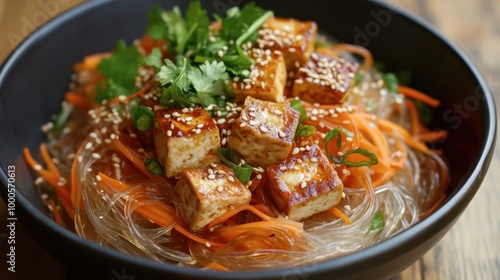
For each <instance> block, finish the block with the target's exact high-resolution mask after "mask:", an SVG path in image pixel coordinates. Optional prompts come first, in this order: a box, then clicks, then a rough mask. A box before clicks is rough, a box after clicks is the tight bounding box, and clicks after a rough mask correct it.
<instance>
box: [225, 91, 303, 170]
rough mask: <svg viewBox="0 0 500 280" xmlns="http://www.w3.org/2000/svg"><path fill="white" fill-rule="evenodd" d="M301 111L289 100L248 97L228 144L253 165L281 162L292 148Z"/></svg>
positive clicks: (264, 165)
mask: <svg viewBox="0 0 500 280" xmlns="http://www.w3.org/2000/svg"><path fill="white" fill-rule="evenodd" d="M299 115H300V113H299V112H298V111H297V110H295V109H293V108H292V107H290V105H289V104H288V103H287V104H285V103H275V102H270V101H262V100H258V99H255V98H252V97H247V98H246V100H245V107H244V108H243V110H242V111H241V114H240V116H239V117H238V118H237V119H236V121H235V123H234V124H233V127H232V129H231V135H230V136H229V137H228V140H227V142H228V148H230V149H233V150H235V151H237V152H238V153H239V154H240V155H241V157H242V158H243V160H245V161H246V162H248V163H249V164H250V165H253V166H260V167H267V166H269V165H271V164H274V163H277V162H280V161H282V160H284V159H285V158H286V156H287V155H288V153H289V152H290V150H291V149H292V145H293V138H294V135H295V130H296V129H297V125H298V123H299Z"/></svg>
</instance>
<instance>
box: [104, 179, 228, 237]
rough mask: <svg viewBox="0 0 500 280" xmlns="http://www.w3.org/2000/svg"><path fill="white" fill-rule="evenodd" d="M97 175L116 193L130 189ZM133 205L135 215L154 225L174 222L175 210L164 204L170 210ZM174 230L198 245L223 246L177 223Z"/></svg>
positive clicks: (145, 204)
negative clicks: (137, 214)
mask: <svg viewBox="0 0 500 280" xmlns="http://www.w3.org/2000/svg"><path fill="white" fill-rule="evenodd" d="M98 175H99V176H100V178H101V180H102V181H103V182H105V183H106V184H108V185H109V186H110V187H112V188H113V189H115V190H117V191H123V190H126V189H128V188H129V187H130V186H127V185H126V184H125V183H123V182H120V181H118V180H116V179H113V178H111V177H108V176H106V175H105V174H103V173H99V174H98ZM133 204H135V206H137V207H136V208H135V207H134V208H135V211H137V213H139V214H140V215H141V216H143V217H144V218H147V219H150V220H151V221H153V222H154V223H155V224H157V225H159V226H161V227H166V226H169V225H171V224H172V223H173V222H175V220H176V217H175V216H173V215H172V214H171V213H175V210H174V209H173V208H172V207H171V206H169V205H167V204H164V205H165V207H168V208H172V209H171V210H169V211H165V210H164V209H162V208H160V207H158V206H157V205H152V204H148V203H147V202H145V201H142V202H141V201H139V200H135V201H134V203H133ZM174 228H175V230H176V231H177V232H179V233H180V234H182V235H184V236H186V237H187V238H189V239H191V240H193V241H196V242H198V243H201V244H204V245H207V244H209V245H210V246H214V247H221V246H223V245H224V244H221V243H218V242H215V241H212V240H208V239H205V238H202V237H200V236H198V235H195V234H193V233H191V232H190V231H189V230H187V229H186V228H184V227H183V226H182V225H180V224H179V223H176V224H175V225H174Z"/></svg>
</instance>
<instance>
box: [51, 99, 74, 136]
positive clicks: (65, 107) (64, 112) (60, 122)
mask: <svg viewBox="0 0 500 280" xmlns="http://www.w3.org/2000/svg"><path fill="white" fill-rule="evenodd" d="M73 108H74V105H73V104H71V103H69V102H63V103H62V109H61V112H60V113H59V114H58V115H57V117H56V120H55V121H54V126H53V127H52V131H53V132H59V131H61V130H62V128H63V127H64V125H65V124H66V121H67V120H68V118H69V115H70V114H71V111H73Z"/></svg>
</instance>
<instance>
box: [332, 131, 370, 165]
mask: <svg viewBox="0 0 500 280" xmlns="http://www.w3.org/2000/svg"><path fill="white" fill-rule="evenodd" d="M341 133H344V134H345V135H346V137H350V138H352V137H354V134H353V133H352V132H351V131H349V130H347V129H345V128H342V127H336V128H334V129H332V130H330V131H329V132H328V133H327V134H326V135H325V151H326V155H327V156H328V157H329V158H331V159H332V160H333V161H334V162H335V163H337V164H344V165H346V166H350V167H360V166H372V165H375V164H377V163H378V158H377V156H376V155H375V154H374V153H373V152H371V151H368V150H366V149H363V148H357V149H354V150H351V151H347V152H345V153H344V154H343V155H342V156H341V157H335V156H334V155H332V154H331V153H330V152H328V143H330V141H331V140H333V139H334V138H337V149H339V148H340V147H341V146H342V137H341ZM352 154H360V155H363V156H364V157H366V158H368V160H369V161H365V160H363V161H359V162H355V161H348V160H346V159H347V156H348V155H352Z"/></svg>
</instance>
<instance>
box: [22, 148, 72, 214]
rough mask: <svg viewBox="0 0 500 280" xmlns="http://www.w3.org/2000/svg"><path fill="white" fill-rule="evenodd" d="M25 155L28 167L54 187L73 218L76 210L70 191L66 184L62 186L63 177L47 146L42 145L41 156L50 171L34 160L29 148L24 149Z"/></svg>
mask: <svg viewBox="0 0 500 280" xmlns="http://www.w3.org/2000/svg"><path fill="white" fill-rule="evenodd" d="M23 154H24V158H25V159H26V162H27V163H28V165H29V166H30V167H31V168H33V169H34V170H35V171H36V172H37V173H38V174H39V175H40V176H42V178H44V179H45V180H46V181H47V182H48V183H49V184H50V185H51V186H52V188H53V189H54V191H55V192H56V195H57V197H58V199H59V201H60V202H61V204H62V205H63V207H64V209H65V210H66V212H67V213H68V215H69V216H70V217H71V218H73V217H74V209H73V208H72V207H71V200H70V191H69V189H68V188H67V187H66V186H65V184H63V185H61V183H60V182H61V177H60V176H59V171H58V170H57V167H56V166H55V164H54V162H53V161H52V158H51V157H50V155H49V153H48V151H47V148H46V146H45V145H44V144H42V145H40V154H41V155H42V158H43V160H44V161H45V163H46V165H47V168H48V170H47V169H44V168H43V167H42V166H41V165H40V164H39V163H38V162H37V161H35V160H34V159H33V156H32V155H31V153H30V151H29V149H28V148H24V149H23Z"/></svg>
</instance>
